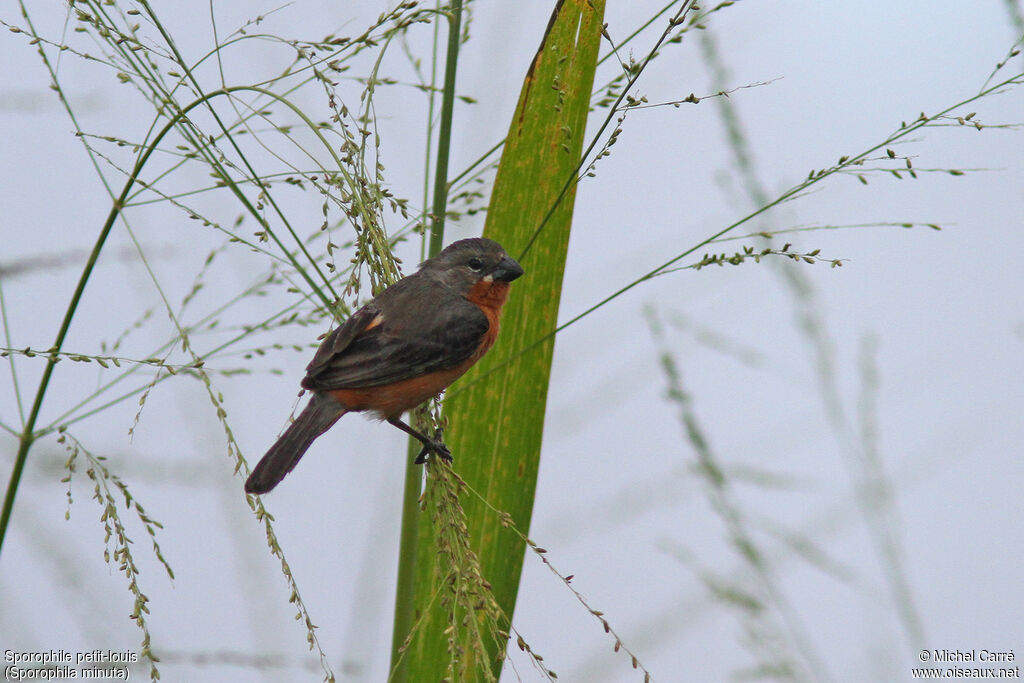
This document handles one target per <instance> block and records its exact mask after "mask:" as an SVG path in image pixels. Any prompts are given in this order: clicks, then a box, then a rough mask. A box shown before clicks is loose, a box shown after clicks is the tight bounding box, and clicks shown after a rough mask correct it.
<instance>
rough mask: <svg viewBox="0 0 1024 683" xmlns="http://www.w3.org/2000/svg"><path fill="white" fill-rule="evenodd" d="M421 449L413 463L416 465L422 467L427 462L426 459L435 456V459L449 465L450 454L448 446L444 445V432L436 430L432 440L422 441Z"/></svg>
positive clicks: (450, 460)
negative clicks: (439, 459) (437, 458)
mask: <svg viewBox="0 0 1024 683" xmlns="http://www.w3.org/2000/svg"><path fill="white" fill-rule="evenodd" d="M422 443H423V449H422V450H421V451H420V454H419V455H417V456H416V460H415V461H414V462H415V463H416V464H417V465H422V464H423V463H425V462H426V461H427V458H428V457H430V456H432V455H436V456H437V457H439V458H441V459H442V460H444V461H445V462H446V463H449V464H451V462H452V460H453V458H452V452H451V451H450V450H448V446H445V445H444V430H443V429H438V430H437V431H436V432H435V433H434V438H433V439H430V440H428V441H423V442H422Z"/></svg>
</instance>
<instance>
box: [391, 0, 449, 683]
mask: <svg viewBox="0 0 1024 683" xmlns="http://www.w3.org/2000/svg"><path fill="white" fill-rule="evenodd" d="M447 16H448V48H447V54H446V55H445V73H444V88H443V92H442V100H441V120H440V126H439V130H438V136H437V164H436V166H435V172H434V197H433V209H432V214H433V215H432V218H431V222H430V241H429V246H428V253H427V256H428V257H432V256H436V255H437V254H438V252H440V251H441V247H442V245H443V244H444V224H445V216H446V214H447V207H448V188H449V186H450V185H449V183H448V159H449V152H450V150H451V137H452V118H453V112H454V108H455V76H456V74H457V71H458V59H459V38H460V36H461V24H462V0H454V1H453V2H452V6H451V8H450V10H449V12H448V14H447ZM420 446H421V444H420V443H419V442H418V441H416V440H415V439H412V438H411V437H410V439H409V445H408V448H407V454H406V466H405V483H404V487H403V492H402V531H401V536H400V539H399V552H398V578H397V582H396V585H395V619H394V624H393V627H392V636H391V668H392V670H393V671H394V675H393V676H392V679H391V680H394V681H405V680H406V679H407V676H408V667H407V666H405V662H404V660H403V658H402V653H401V649H402V644H403V642H404V640H405V634H407V633H409V631H410V630H411V629H412V624H413V617H414V615H415V608H416V601H415V598H416V554H417V546H418V540H419V534H418V530H417V518H418V515H419V495H420V489H421V487H422V484H423V468H422V467H421V466H420V465H417V464H416V463H415V462H414V458H415V456H416V454H417V452H418V451H419V449H420Z"/></svg>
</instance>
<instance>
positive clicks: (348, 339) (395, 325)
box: [245, 238, 523, 493]
mask: <svg viewBox="0 0 1024 683" xmlns="http://www.w3.org/2000/svg"><path fill="white" fill-rule="evenodd" d="M522 274H523V269H522V267H521V266H520V265H519V264H518V263H516V261H515V260H513V259H512V258H511V257H509V255H508V254H506V253H505V250H504V249H503V248H502V246H501V245H500V244H498V243H497V242H495V241H494V240H489V239H484V238H473V239H465V240H459V241H458V242H455V243H453V244H451V245H449V246H448V248H446V249H445V250H444V251H442V252H441V253H440V254H438V255H437V256H435V257H434V258H432V259H428V260H426V261H424V262H423V263H422V264H421V265H420V269H419V270H418V271H416V273H414V274H413V275H410V276H408V277H404V278H402V279H401V280H399V281H398V282H396V283H395V284H393V285H391V286H390V287H388V288H387V289H385V290H384V291H383V292H381V293H380V294H378V295H377V296H376V297H374V298H373V300H372V301H370V302H369V303H368V304H366V305H365V306H363V307H362V308H360V309H359V310H358V311H356V312H355V313H353V314H352V316H351V317H350V318H349V319H348V320H346V321H345V322H344V323H343V324H342V325H341V326H340V327H339V328H337V329H336V330H334V331H333V332H331V333H330V334H329V335H328V336H327V338H326V339H324V341H323V343H321V344H320V348H318V349H317V351H316V355H315V356H313V360H312V362H310V364H309V365H308V366H307V367H306V376H305V378H303V380H302V387H303V389H309V390H310V391H312V392H313V397H312V398H311V399H310V401H309V403H308V404H306V407H305V409H303V411H302V413H300V414H299V416H298V418H296V419H295V421H294V422H293V423H292V424H290V425H289V426H288V428H287V429H286V430H285V431H284V434H282V435H281V437H280V438H279V439H278V440H277V442H276V443H275V444H274V445H273V446H271V447H270V450H268V451H267V453H266V455H264V456H263V459H262V460H260V461H259V464H257V465H256V468H255V469H254V470H253V471H252V474H250V475H249V478H248V479H247V480H246V482H245V491H246V493H266V492H267V491H270V490H271V489H272V488H274V487H275V486H277V485H278V483H280V481H281V480H282V479H284V477H285V475H286V474H288V473H289V472H291V471H292V469H293V468H294V467H295V465H296V464H297V463H298V462H299V459H300V458H302V455H303V454H304V453H305V452H306V450H307V449H308V448H309V447H310V445H311V444H312V443H313V441H314V440H315V439H316V438H317V437H318V436H320V435H321V434H323V433H324V432H326V431H327V430H328V429H330V428H331V425H333V424H334V423H335V422H337V421H338V418H340V417H341V416H342V415H344V414H345V413H354V412H360V411H369V412H370V413H371V414H372V415H374V416H375V417H377V418H378V419H381V420H387V421H388V422H389V423H390V424H392V425H394V426H395V427H398V428H399V429H401V430H402V431H403V432H406V433H407V434H409V435H411V436H413V437H415V438H416V439H418V440H419V441H420V443H422V444H423V450H422V451H420V454H419V456H418V457H417V458H416V462H418V463H422V462H424V460H425V459H426V457H427V455H428V454H430V453H433V454H436V455H437V456H439V457H441V458H443V459H446V460H451V457H452V456H451V453H450V452H449V450H448V448H447V446H445V445H444V442H443V441H441V439H440V438H435V439H431V438H429V437H427V436H425V435H424V434H421V433H420V432H418V431H416V430H415V429H413V428H412V427H410V426H409V425H407V424H406V423H404V422H402V420H401V416H402V413H404V412H405V411H407V410H411V409H412V408H415V407H416V406H418V405H419V404H421V403H423V402H424V401H426V400H427V399H429V398H432V397H434V396H437V395H438V394H439V393H441V392H442V391H444V390H445V389H446V388H447V387H448V385H450V384H451V383H452V382H454V381H455V380H457V379H458V378H459V377H461V376H462V375H463V374H464V373H465V372H466V371H467V370H469V368H471V367H472V366H473V364H474V363H476V362H477V361H478V360H480V358H482V357H483V355H484V354H485V353H487V351H488V349H490V348H491V346H492V345H493V344H494V341H495V339H497V338H498V321H499V319H500V317H501V307H502V306H503V305H504V303H505V299H506V298H507V297H508V289H509V283H510V282H512V281H513V280H515V279H516V278H517V277H519V276H520V275H522ZM439 436H440V435H438V437H439Z"/></svg>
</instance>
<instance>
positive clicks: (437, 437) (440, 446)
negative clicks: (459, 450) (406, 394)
mask: <svg viewBox="0 0 1024 683" xmlns="http://www.w3.org/2000/svg"><path fill="white" fill-rule="evenodd" d="M388 424H391V425H394V426H395V427H398V428H399V429H401V430H402V431H403V432H405V433H406V434H408V435H409V436H411V437H412V438H414V439H416V440H417V441H419V442H420V443H421V444H423V450H421V451H420V454H419V455H417V456H416V460H415V461H414V462H415V463H416V464H417V465H422V464H423V463H425V462H426V461H427V456H428V455H429V454H431V453H434V454H435V455H437V457H439V458H441V459H442V460H444V461H445V462H451V461H452V452H451V451H450V450H448V447H447V446H445V445H444V441H443V437H444V430H443V429H440V428H438V430H437V432H436V433H435V434H434V438H433V439H431V438H430V437H428V436H426V435H425V434H422V433H421V432H418V431H416V430H415V429H413V428H412V427H410V426H409V425H407V424H405V423H404V422H402V420H401V419H399V418H397V417H392V418H388Z"/></svg>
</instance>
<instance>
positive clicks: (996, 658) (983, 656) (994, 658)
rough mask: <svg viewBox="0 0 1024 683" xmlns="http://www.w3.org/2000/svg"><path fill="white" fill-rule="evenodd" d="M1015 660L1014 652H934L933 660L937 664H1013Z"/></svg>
mask: <svg viewBox="0 0 1024 683" xmlns="http://www.w3.org/2000/svg"><path fill="white" fill-rule="evenodd" d="M1015 659H1016V657H1015V656H1014V654H1013V650H1010V651H1009V652H994V651H992V650H932V660H933V661H936V662H1012V661H1014V660H1015Z"/></svg>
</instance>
